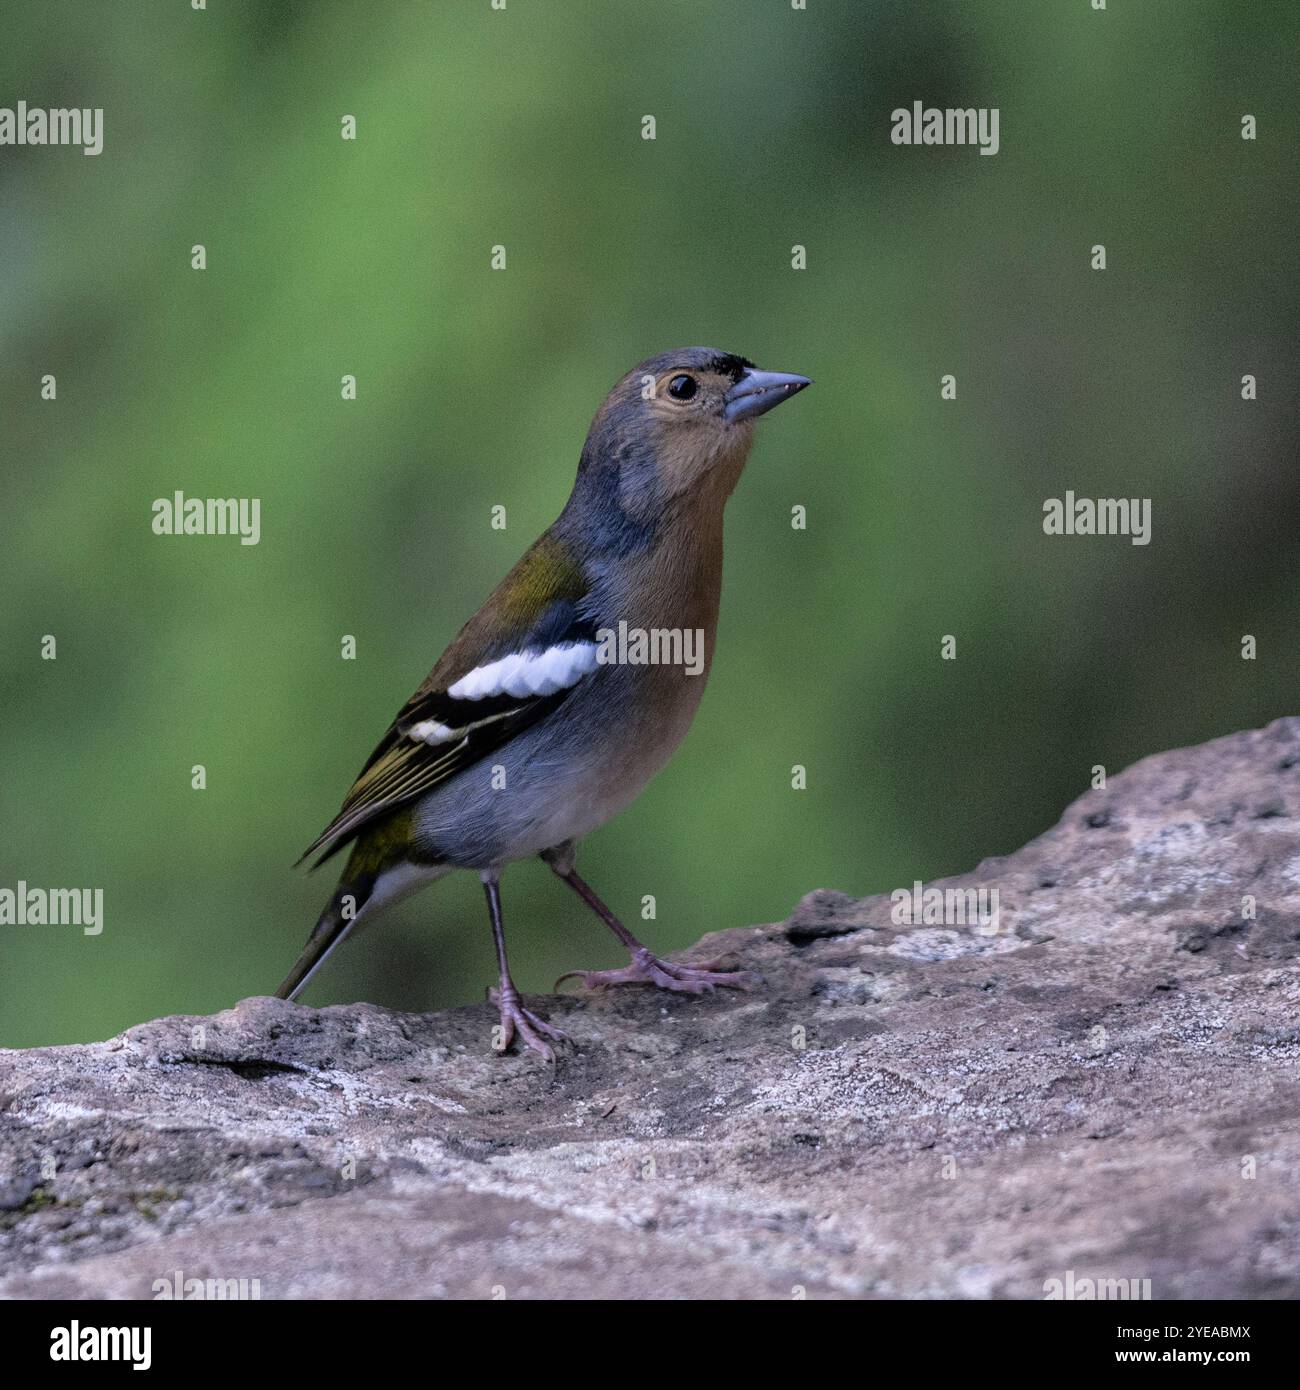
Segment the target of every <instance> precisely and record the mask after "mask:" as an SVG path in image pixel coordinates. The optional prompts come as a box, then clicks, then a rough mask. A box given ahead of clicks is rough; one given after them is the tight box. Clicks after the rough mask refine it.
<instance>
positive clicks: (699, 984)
mask: <svg viewBox="0 0 1300 1390" xmlns="http://www.w3.org/2000/svg"><path fill="white" fill-rule="evenodd" d="M573 979H577V980H581V981H582V986H583V988H584V989H609V988H610V987H611V986H613V985H654V986H655V987H656V988H657V989H667V990H672V991H673V992H674V993H677V994H711V993H712V992H713V991H714V990H715V989H752V988H753V987H754V986H755V985H756V984H757V983H758V976H757V975H755V974H754V973H753V972H752V971H750V970H728V969H725V968H724V967H723V963H722V962H721V961H719V960H706V961H700V962H699V963H698V964H696V965H678V964H676V963H675V962H673V961H670V960H661V959H660V958H659V957H658V956H656V955H652V954H651V952H649V951H647V950H646V949H645V947H644V946H642V947H640V948H639V949H637V950H635V951H633V952H632V959H631V960H630V961H629V962H628V964H627V965H625V966H624V967H623V968H622V969H621V970H569V971H566V972H565V973H564V974H563V975H561V976H560V978H559V979H558V980H556V982H555V988H556V989H557V990H558V989H559V987H560V986H561V985H562V984H563V983H564V982H565V980H573Z"/></svg>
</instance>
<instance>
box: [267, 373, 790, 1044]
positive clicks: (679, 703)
mask: <svg viewBox="0 0 1300 1390" xmlns="http://www.w3.org/2000/svg"><path fill="white" fill-rule="evenodd" d="M811 384H812V383H811V381H810V379H809V378H808V377H804V376H798V375H794V374H792V373H787V372H770V371H761V370H759V369H758V368H757V367H755V365H754V364H753V363H752V362H751V361H750V360H749V359H748V358H745V357H740V356H737V355H735V354H734V353H728V352H721V351H718V350H716V349H713V348H704V347H693V348H682V349H678V350H676V351H672V352H665V353H660V354H658V355H656V356H653V357H650V358H648V359H646V360H645V361H643V362H642V363H640V364H639V365H638V366H636V367H634V368H633V369H632V370H631V371H630V372H628V373H626V374H625V375H624V376H623V377H622V378H621V379H620V380H619V381H618V383H617V384H616V385H615V386H614V388H613V390H611V391H610V393H609V394H608V396H607V397H606V398H605V400H604V402H603V404H602V405H601V406H600V408H599V410H598V411H597V412H596V415H595V417H594V419H593V420H592V422H591V426H590V429H589V430H588V433H587V437H586V442H585V444H584V445H583V449H582V452H581V455H580V457H579V462H578V471H577V477H576V479H575V481H574V485H573V490H572V492H571V494H570V496H569V499H568V501H567V502H566V504H565V506H564V508H563V510H562V511H561V512H560V515H559V516H558V518H557V519H556V520H555V522H554V523H553V524H552V525H551V526H550V527H549V528H548V529H547V530H546V531H545V532H544V533H543V534H542V535H541V537H540V538H539V539H538V540H537V541H535V542H534V543H533V544H532V545H531V546H530V547H529V548H528V550H527V551H525V553H524V554H523V556H522V557H521V558H520V559H519V561H518V563H517V564H516V565H515V566H514V568H513V569H512V570H511V571H510V572H509V573H508V574H507V575H506V577H505V579H503V580H502V581H501V583H500V584H499V585H498V586H497V587H496V589H495V590H493V592H492V593H491V595H490V596H489V597H488V599H487V601H486V602H485V603H484V605H483V606H482V608H480V609H479V611H478V612H477V613H475V614H474V616H473V617H472V618H471V619H470V620H469V621H468V622H467V623H466V624H465V626H464V627H463V628H461V630H460V632H459V633H458V634H457V636H456V637H455V638H454V639H453V641H452V642H451V644H450V646H448V647H447V649H446V651H444V652H443V654H442V656H441V657H440V658H439V659H438V661H437V663H436V664H435V665H434V667H433V670H432V671H431V672H430V673H429V675H428V677H427V678H426V679H425V681H424V682H423V684H422V685H421V686H420V687H419V689H417V690H416V692H415V693H414V694H413V695H412V696H411V698H410V699H409V700H407V702H406V704H405V705H403V706H402V708H401V709H400V710H399V711H398V713H397V716H396V718H394V720H393V721H392V723H391V724H390V725H389V727H388V730H387V732H386V733H385V734H384V736H383V738H382V739H380V741H379V744H378V746H377V747H376V748H375V750H374V752H373V753H372V754H371V755H370V758H369V759H368V761H367V762H366V764H365V766H364V767H363V768H362V770H361V772H360V774H359V775H358V777H357V779H356V781H355V783H354V784H353V786H352V789H351V790H350V791H349V792H348V794H347V796H346V797H345V799H344V801H343V805H342V808H341V809H340V811H339V813H338V814H337V815H336V816H335V817H334V819H333V820H332V821H331V822H330V823H329V825H328V826H326V828H325V829H324V830H323V831H322V832H321V834H320V835H318V836H317V838H316V839H315V840H314V841H313V843H312V844H311V845H310V846H309V847H308V848H307V850H306V851H305V852H304V854H303V855H302V857H301V858H300V859H299V860H298V863H299V864H302V863H303V862H304V861H305V860H307V859H309V858H310V857H311V856H312V855H314V854H319V856H320V857H319V858H318V859H317V860H316V863H315V864H314V865H313V866H312V867H313V868H315V867H319V865H320V864H322V863H324V862H325V860H327V859H329V858H330V857H331V856H333V855H335V854H337V853H338V852H339V851H340V850H342V849H344V848H345V847H348V846H350V847H351V852H350V854H349V857H348V859H347V861H346V867H345V868H344V870H343V873H342V875H341V877H340V880H339V883H338V887H337V888H336V890H335V892H334V894H333V895H332V897H331V898H330V900H329V902H328V904H327V905H326V907H325V910H324V911H323V912H322V913H321V915H320V918H319V920H318V921H317V923H316V926H315V928H314V929H313V930H312V932H311V935H310V937H309V938H308V941H307V945H306V946H305V948H304V949H303V951H302V954H301V955H300V956H299V958H298V960H297V961H296V963H295V964H294V966H293V968H292V970H291V971H290V972H289V974H288V976H287V977H286V978H285V980H284V982H283V983H282V984H281V985H280V987H279V989H278V990H277V991H276V994H277V996H278V997H279V998H281V999H294V998H296V997H297V996H298V994H299V993H300V992H301V991H302V990H303V988H304V987H305V986H306V985H307V983H308V981H309V980H310V979H311V978H312V976H313V975H314V974H315V973H316V971H317V970H318V969H319V968H320V967H321V965H323V964H324V962H325V960H326V959H327V958H328V957H329V956H330V954H331V953H332V952H333V951H334V950H335V949H336V948H337V947H338V946H339V945H340V944H341V943H342V942H343V941H345V940H346V939H347V938H348V937H349V936H351V935H352V934H353V933H354V932H355V931H356V930H357V928H358V926H359V925H360V924H362V923H363V922H368V921H369V920H370V919H372V918H373V917H374V916H375V915H376V914H378V913H379V911H380V910H381V909H383V908H386V907H388V906H390V905H391V904H392V903H394V902H396V901H398V900H400V899H402V898H405V897H407V896H408V895H410V894H411V893H413V892H416V891H417V890H419V889H421V888H423V887H424V886H425V885H427V884H429V883H432V882H435V881H436V880H438V879H440V878H442V877H444V876H446V875H447V874H449V873H451V872H453V871H454V870H457V869H462V870H471V871H474V872H476V873H477V874H478V875H479V877H480V879H481V880H482V884H483V889H484V894H485V897H486V901H487V909H488V918H489V921H490V923H491V928H492V936H493V941H494V944H495V949H496V959H497V967H498V983H497V985H496V987H495V988H492V989H489V991H488V999H489V1000H490V1002H491V1003H492V1004H494V1005H495V1006H496V1008H497V1010H498V1012H499V1024H498V1025H497V1026H496V1027H495V1028H494V1030H493V1046H494V1048H495V1050H497V1051H498V1052H505V1051H506V1050H508V1049H509V1048H510V1047H511V1046H512V1044H514V1043H515V1042H516V1040H518V1041H521V1042H522V1043H524V1044H526V1045H527V1047H529V1048H531V1049H532V1050H533V1051H535V1052H537V1053H538V1054H540V1056H541V1057H542V1058H543V1059H545V1060H546V1061H548V1062H553V1061H554V1058H555V1053H554V1049H553V1047H552V1043H555V1042H565V1041H568V1039H567V1036H566V1035H565V1034H564V1033H563V1032H562V1031H561V1030H560V1029H558V1028H557V1027H555V1026H554V1025H553V1024H551V1023H550V1022H548V1021H547V1020H546V1019H544V1018H542V1017H540V1016H539V1015H538V1014H536V1013H535V1012H533V1011H532V1010H531V1009H528V1008H525V1007H524V1004H523V1002H522V999H521V997H520V994H519V991H518V989H517V988H516V986H515V983H514V980H513V979H512V977H511V973H510V966H509V963H508V960H507V955H506V940H505V928H504V924H503V916H502V906H501V889H500V882H501V874H502V871H503V870H504V869H505V868H506V866H508V865H510V864H512V863H516V862H518V861H520V860H525V859H530V858H532V857H534V856H536V857H539V858H540V859H541V860H542V862H543V863H545V864H546V865H548V866H549V867H550V869H551V870H552V871H553V872H554V873H555V874H556V875H557V876H558V877H559V878H561V879H563V880H564V881H565V883H567V884H568V886H569V887H570V888H571V889H573V891H574V892H575V893H577V895H578V896H579V897H580V898H581V899H582V900H583V902H585V903H586V904H587V906H588V907H590V908H591V910H592V911H593V912H595V914H596V915H597V916H598V917H599V918H600V919H601V920H602V921H603V922H604V923H605V925H606V926H607V927H608V928H609V929H610V930H611V931H612V932H613V933H614V935H615V936H616V937H617V938H618V940H619V941H620V942H621V943H622V944H623V946H624V947H626V949H627V951H628V954H629V961H628V964H627V966H625V967H623V968H622V969H618V970H590V971H569V972H568V973H567V974H565V975H563V976H561V978H560V980H559V981H557V982H556V985H557V987H558V986H559V985H560V984H562V983H563V982H564V981H565V980H568V979H573V978H577V979H579V980H580V981H581V984H582V987H584V988H587V989H591V990H598V989H604V988H608V987H612V986H617V985H628V984H649V985H655V986H658V987H659V988H661V989H665V990H672V991H678V992H684V993H687V994H703V993H707V992H710V991H712V990H714V989H716V988H737V989H744V988H749V987H751V986H752V985H753V984H754V983H755V977H754V976H753V975H752V974H751V973H750V972H747V971H743V970H739V969H726V968H724V967H723V965H722V963H721V962H719V961H709V962H705V963H702V964H697V965H684V964H679V963H675V962H671V961H668V960H665V959H662V958H660V957H659V956H656V955H655V954H654V953H653V952H652V951H651V950H650V949H649V948H648V947H647V946H645V945H643V944H642V942H641V941H639V940H638V939H637V938H636V937H635V936H634V935H633V934H632V932H630V931H629V930H628V929H627V927H625V926H624V925H623V923H622V922H621V921H620V920H619V919H618V918H617V917H616V916H615V915H614V913H613V912H612V911H611V910H610V909H609V908H608V907H607V906H606V905H605V903H604V902H603V901H602V900H601V899H600V898H599V897H598V896H597V895H596V893H595V891H594V890H593V889H592V888H591V887H590V885H589V884H588V883H587V882H586V880H585V879H583V878H582V877H580V876H579V874H578V872H577V868H576V847H577V845H578V843H579V841H581V840H582V839H583V838H584V837H585V836H587V835H589V834H590V833H591V832H592V831H594V830H596V829H598V828H599V827H600V826H602V825H604V824H605V823H606V822H607V821H608V820H610V819H611V818H612V817H613V816H615V815H616V814H617V813H618V812H619V811H621V810H622V809H623V808H624V807H625V806H627V805H628V804H629V803H630V802H631V801H632V800H633V799H634V798H635V797H636V796H637V795H639V793H640V792H641V791H642V790H643V789H644V787H645V786H646V784H647V783H648V782H649V781H650V780H651V778H652V777H654V775H655V774H656V773H657V772H659V770H660V769H661V768H662V767H663V766H664V765H665V763H666V762H667V761H668V759H669V758H670V757H671V756H672V754H673V753H674V752H675V751H676V749H677V747H678V745H679V744H680V743H681V741H682V739H683V738H684V737H685V735H686V733H687V730H688V729H689V728H690V725H691V723H692V720H693V719H694V716H695V712H696V709H697V707H698V705H699V703H700V697H701V695H702V694H703V692H704V687H705V683H706V681H707V679H708V674H709V670H710V669H711V666H712V661H713V651H714V638H715V635H716V627H717V618H718V607H719V601H720V596H721V588H722V529H723V527H722V523H723V509H724V507H725V505H726V502H727V499H728V497H729V496H730V495H731V493H732V490H733V489H734V488H735V486H736V483H737V482H738V480H739V478H740V475H741V472H742V470H743V468H744V466H745V462H746V460H747V458H748V456H749V452H750V447H751V445H752V443H753V438H754V422H755V421H756V420H757V419H758V418H759V417H760V416H762V415H765V414H766V413H767V412H768V411H770V410H771V409H773V407H775V406H777V405H780V404H781V402H782V401H786V400H789V399H790V397H791V396H794V395H796V394H797V393H798V392H800V391H802V390H803V389H804V388H805V387H807V386H810V385H811ZM665 634H666V636H665ZM692 648H693V649H694V650H690V652H689V656H690V659H689V660H688V659H687V653H688V649H692Z"/></svg>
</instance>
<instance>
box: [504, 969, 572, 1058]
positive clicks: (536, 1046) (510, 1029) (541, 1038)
mask: <svg viewBox="0 0 1300 1390" xmlns="http://www.w3.org/2000/svg"><path fill="white" fill-rule="evenodd" d="M488 998H489V999H490V1000H491V1001H492V1003H494V1004H495V1005H496V1006H497V1008H498V1009H499V1010H500V1012H501V1023H500V1025H499V1026H498V1027H496V1028H494V1029H493V1030H492V1046H493V1048H494V1049H495V1050H496V1051H497V1052H508V1051H509V1050H510V1044H511V1043H512V1042H514V1040H515V1036H516V1034H518V1036H519V1037H520V1038H521V1039H522V1040H523V1041H524V1042H525V1043H526V1044H527V1045H528V1046H529V1047H531V1048H532V1049H533V1051H534V1052H540V1053H541V1054H542V1056H543V1057H544V1058H545V1059H546V1061H548V1062H553V1061H555V1052H554V1050H553V1049H552V1047H551V1045H550V1043H548V1042H547V1041H546V1040H547V1038H551V1039H553V1040H554V1041H555V1042H568V1040H569V1035H568V1034H567V1033H565V1032H562V1031H561V1030H560V1029H559V1028H555V1027H552V1025H551V1024H549V1023H547V1022H546V1020H545V1019H542V1018H538V1017H537V1015H536V1014H535V1013H533V1011H532V1010H531V1009H525V1008H524V1006H523V1003H522V1002H521V1001H520V998H519V991H518V990H517V989H515V987H514V985H509V984H508V985H505V986H504V987H502V988H501V989H490V990H488Z"/></svg>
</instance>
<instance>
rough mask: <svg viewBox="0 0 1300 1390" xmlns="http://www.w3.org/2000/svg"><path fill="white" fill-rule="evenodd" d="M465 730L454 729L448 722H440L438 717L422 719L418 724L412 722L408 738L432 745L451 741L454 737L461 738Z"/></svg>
mask: <svg viewBox="0 0 1300 1390" xmlns="http://www.w3.org/2000/svg"><path fill="white" fill-rule="evenodd" d="M463 732H464V730H463V729H452V728H449V727H448V726H447V725H446V724H439V723H438V721H437V720H436V719H421V720H420V722H419V723H418V724H412V725H411V728H410V730H409V732H408V733H407V737H408V738H413V739H414V740H415V741H416V743H427V744H429V745H430V746H433V745H435V744H439V743H450V742H451V741H452V739H454V738H459V737H460V736H461V734H462V733H463Z"/></svg>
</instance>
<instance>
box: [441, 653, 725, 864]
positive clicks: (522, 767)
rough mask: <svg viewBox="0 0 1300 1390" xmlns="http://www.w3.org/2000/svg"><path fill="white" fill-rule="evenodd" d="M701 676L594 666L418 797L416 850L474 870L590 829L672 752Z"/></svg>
mask: <svg viewBox="0 0 1300 1390" xmlns="http://www.w3.org/2000/svg"><path fill="white" fill-rule="evenodd" d="M706 675H707V672H701V674H700V675H698V676H691V675H689V674H687V673H685V672H683V671H682V670H680V669H675V670H674V669H669V668H659V669H658V670H656V671H653V672H647V671H646V670H645V669H641V670H639V671H638V670H636V669H635V668H622V667H618V668H616V667H606V668H602V669H601V670H600V671H598V672H597V673H596V675H595V676H593V677H592V679H591V682H590V685H589V686H586V688H583V689H580V690H576V691H575V692H574V693H573V694H572V695H571V696H570V697H569V698H568V699H567V700H566V701H565V702H564V703H563V704H562V705H561V706H560V707H559V709H558V710H556V712H555V713H554V714H553V715H551V716H549V717H548V718H547V719H545V720H544V721H543V722H542V723H541V724H538V725H536V726H535V727H534V728H532V729H529V730H528V731H527V732H525V733H524V734H521V735H520V736H519V737H518V738H517V739H515V740H513V741H512V742H511V743H509V744H507V745H506V746H505V747H504V748H502V749H499V750H498V751H497V752H496V753H493V754H491V755H489V756H488V757H487V758H485V759H484V760H483V761H482V762H481V763H477V764H475V766H473V767H471V768H467V769H466V770H465V771H464V772H463V773H461V774H460V775H459V776H458V777H456V778H455V779H454V780H453V781H451V782H449V783H447V784H446V785H445V786H442V787H439V788H438V789H437V790H436V791H434V792H431V793H430V794H429V795H428V796H427V797H425V798H424V800H423V801H421V802H419V803H418V804H417V809H416V815H415V830H416V838H417V840H418V842H419V843H420V845H421V848H422V849H423V850H424V851H425V853H427V854H429V855H430V856H431V857H436V859H437V860H438V861H440V862H442V863H449V864H454V865H456V866H457V867H461V868H473V869H482V868H489V867H494V866H498V865H501V864H505V863H509V862H510V861H511V860H515V859H525V858H528V857H530V856H531V855H534V854H538V853H540V852H541V851H542V850H544V849H549V848H551V847H552V846H553V845H558V844H562V843H563V842H564V841H566V840H577V839H581V838H582V837H583V836H584V835H588V834H590V833H591V832H592V831H593V830H596V829H598V828H599V827H600V826H602V825H604V824H605V822H606V821H608V820H609V819H610V818H611V817H613V816H615V815H617V814H618V812H619V811H621V810H622V809H623V808H624V807H625V806H627V805H628V803H629V802H631V801H632V800H634V799H635V797H636V796H637V795H638V794H639V793H640V792H641V791H642V790H643V789H644V788H645V786H646V784H647V783H648V782H649V781H650V779H651V778H652V777H653V776H654V775H655V773H657V772H658V771H659V770H660V769H661V768H662V767H663V765H664V764H665V763H666V762H667V761H668V759H669V758H670V757H671V756H672V754H673V753H674V751H675V750H676V749H677V747H678V745H679V744H680V743H681V741H682V739H683V738H684V737H685V735H686V732H687V730H688V729H689V728H690V724H691V720H692V718H693V717H694V714H695V710H696V707H697V706H698V705H699V702H700V697H701V695H702V694H703V690H704V683H705V679H706ZM584 684H585V683H584Z"/></svg>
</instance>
